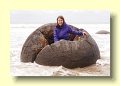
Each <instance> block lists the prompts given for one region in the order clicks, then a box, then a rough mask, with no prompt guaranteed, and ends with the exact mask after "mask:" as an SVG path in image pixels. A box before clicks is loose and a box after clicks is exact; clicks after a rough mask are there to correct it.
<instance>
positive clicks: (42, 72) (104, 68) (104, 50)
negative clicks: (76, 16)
mask: <svg viewBox="0 0 120 86" xmlns="http://www.w3.org/2000/svg"><path fill="white" fill-rule="evenodd" d="M42 25H44V24H10V75H11V76H110V34H96V32H97V31H100V30H106V31H109V32H110V24H71V25H73V26H75V27H78V28H83V29H85V30H86V31H87V32H89V33H90V35H91V36H92V37H93V39H94V40H95V41H96V43H97V45H98V47H99V50H100V56H101V57H100V59H98V60H97V61H96V64H93V65H90V66H87V67H84V68H75V69H68V68H65V67H63V66H44V65H39V64H37V63H35V62H34V63H30V62H28V63H23V62H21V61H20V54H21V50H22V47H23V44H24V42H25V40H26V39H27V37H28V36H29V35H30V34H31V33H32V32H33V31H35V30H36V29H37V28H38V27H40V26H42Z"/></svg>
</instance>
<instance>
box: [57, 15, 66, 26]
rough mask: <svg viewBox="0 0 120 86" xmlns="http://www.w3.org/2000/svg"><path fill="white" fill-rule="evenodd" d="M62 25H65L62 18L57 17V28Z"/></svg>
mask: <svg viewBox="0 0 120 86" xmlns="http://www.w3.org/2000/svg"><path fill="white" fill-rule="evenodd" d="M64 23H65V20H64V17H63V16H58V17H57V27H61V26H62V25H63V24H64Z"/></svg>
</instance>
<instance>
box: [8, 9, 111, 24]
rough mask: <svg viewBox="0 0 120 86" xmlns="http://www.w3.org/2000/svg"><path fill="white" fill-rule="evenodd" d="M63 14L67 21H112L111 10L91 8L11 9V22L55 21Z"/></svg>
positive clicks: (75, 22)
mask: <svg viewBox="0 0 120 86" xmlns="http://www.w3.org/2000/svg"><path fill="white" fill-rule="evenodd" d="M59 15H63V16H64V18H65V21H66V23H72V24H73V23H74V24H80V23H110V12H109V11H90V10H88V11H87V10H70V11H67V10H66V11H55V10H49V11H48V10H11V11H10V23H22V24H23V23H31V24H34V23H41V24H44V23H53V22H56V18H57V17H58V16H59Z"/></svg>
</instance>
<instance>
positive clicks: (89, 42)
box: [21, 23, 100, 68]
mask: <svg viewBox="0 0 120 86" xmlns="http://www.w3.org/2000/svg"><path fill="white" fill-rule="evenodd" d="M55 25H56V23H49V24H45V25H43V26H41V27H39V28H38V29H36V30H35V31H34V32H33V33H31V34H30V35H29V37H28V38H27V39H26V41H25V43H24V45H23V48H22V51H21V61H22V62H34V61H35V62H36V63H37V64H40V65H48V66H61V65H62V66H64V67H66V68H77V67H85V66H89V65H92V64H95V63H96V61H97V59H100V52H99V48H98V46H97V44H96V42H95V40H94V39H93V38H92V37H91V36H90V34H89V33H88V32H87V31H85V30H84V29H78V28H76V27H74V26H72V25H70V27H71V28H72V29H74V30H80V31H85V32H86V33H87V34H88V35H87V36H78V35H73V34H69V38H70V41H67V40H61V41H58V42H56V43H54V37H53V31H54V27H55Z"/></svg>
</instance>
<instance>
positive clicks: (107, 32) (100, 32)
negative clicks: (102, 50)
mask: <svg viewBox="0 0 120 86" xmlns="http://www.w3.org/2000/svg"><path fill="white" fill-rule="evenodd" d="M96 34H110V32H109V31H106V30H100V31H98V32H96Z"/></svg>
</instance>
